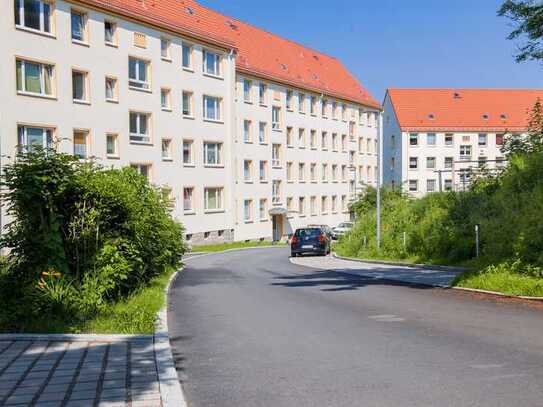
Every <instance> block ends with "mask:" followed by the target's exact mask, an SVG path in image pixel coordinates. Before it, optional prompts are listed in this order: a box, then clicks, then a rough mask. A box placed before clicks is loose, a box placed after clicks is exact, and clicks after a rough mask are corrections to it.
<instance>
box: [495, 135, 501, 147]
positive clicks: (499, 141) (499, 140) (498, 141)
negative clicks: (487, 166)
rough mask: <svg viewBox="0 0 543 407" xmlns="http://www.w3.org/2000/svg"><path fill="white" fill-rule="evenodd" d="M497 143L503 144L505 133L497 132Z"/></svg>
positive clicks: (498, 144)
mask: <svg viewBox="0 0 543 407" xmlns="http://www.w3.org/2000/svg"><path fill="white" fill-rule="evenodd" d="M496 145H497V146H501V145H503V134H496Z"/></svg>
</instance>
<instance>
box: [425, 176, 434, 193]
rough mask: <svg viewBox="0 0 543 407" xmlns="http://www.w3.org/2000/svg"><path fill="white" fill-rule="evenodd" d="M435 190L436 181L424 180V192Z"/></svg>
mask: <svg viewBox="0 0 543 407" xmlns="http://www.w3.org/2000/svg"><path fill="white" fill-rule="evenodd" d="M435 190H436V180H435V179H428V180H426V191H428V192H435Z"/></svg>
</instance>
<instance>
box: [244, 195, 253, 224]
mask: <svg viewBox="0 0 543 407" xmlns="http://www.w3.org/2000/svg"><path fill="white" fill-rule="evenodd" d="M243 221H244V222H245V223H250V222H252V221H253V200H252V199H245V200H243Z"/></svg>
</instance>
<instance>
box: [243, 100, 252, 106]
mask: <svg viewBox="0 0 543 407" xmlns="http://www.w3.org/2000/svg"><path fill="white" fill-rule="evenodd" d="M243 103H245V104H248V105H252V104H253V101H252V100H245V99H243Z"/></svg>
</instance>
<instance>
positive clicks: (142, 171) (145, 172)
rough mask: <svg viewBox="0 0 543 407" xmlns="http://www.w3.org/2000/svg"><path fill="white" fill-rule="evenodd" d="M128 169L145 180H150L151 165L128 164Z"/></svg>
mask: <svg viewBox="0 0 543 407" xmlns="http://www.w3.org/2000/svg"><path fill="white" fill-rule="evenodd" d="M130 167H132V168H133V169H134V170H136V172H137V173H138V174H139V175H141V176H142V177H145V178H147V180H150V179H151V164H130Z"/></svg>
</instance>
